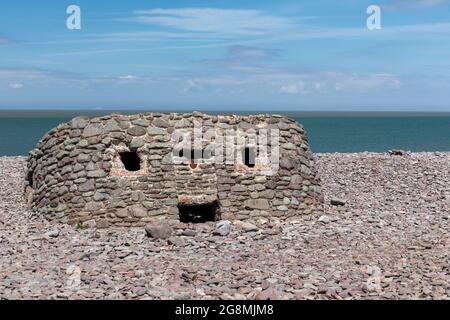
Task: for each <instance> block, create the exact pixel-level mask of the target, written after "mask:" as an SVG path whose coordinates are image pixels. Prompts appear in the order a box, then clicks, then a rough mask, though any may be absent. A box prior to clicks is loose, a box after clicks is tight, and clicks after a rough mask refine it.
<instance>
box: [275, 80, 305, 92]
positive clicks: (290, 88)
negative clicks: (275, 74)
mask: <svg viewBox="0 0 450 320" xmlns="http://www.w3.org/2000/svg"><path fill="white" fill-rule="evenodd" d="M280 92H281V93H287V94H299V93H305V83H304V82H298V83H295V84H288V85H284V86H282V87H281V88H280Z"/></svg>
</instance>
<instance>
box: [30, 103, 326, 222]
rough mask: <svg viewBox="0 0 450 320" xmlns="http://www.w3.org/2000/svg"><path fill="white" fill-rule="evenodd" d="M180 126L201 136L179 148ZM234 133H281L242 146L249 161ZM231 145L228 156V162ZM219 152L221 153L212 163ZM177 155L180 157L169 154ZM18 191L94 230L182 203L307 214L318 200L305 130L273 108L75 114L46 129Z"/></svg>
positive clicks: (56, 216)
mask: <svg viewBox="0 0 450 320" xmlns="http://www.w3.org/2000/svg"><path fill="white" fill-rule="evenodd" d="M199 123H200V124H201V127H200V129H194V125H198V124H199ZM180 132H184V133H185V134H187V135H190V136H189V138H188V139H189V140H191V139H192V137H194V136H195V137H198V138H199V139H200V140H198V139H197V140H194V141H200V142H201V143H200V144H198V143H197V142H195V143H197V145H196V144H195V143H194V145H193V146H191V147H190V150H189V149H186V148H184V149H180V148H179V145H180V143H179V142H180V141H181V140H183V138H182V137H181V135H180ZM211 132H220V133H221V136H222V137H223V138H218V136H217V135H213V134H211ZM239 132H244V135H243V137H244V138H243V139H244V140H245V145H246V146H253V145H254V144H255V142H257V141H260V140H261V139H263V138H266V139H267V138H272V136H271V134H272V133H274V132H278V137H279V139H278V141H277V142H276V145H274V144H275V142H274V141H272V140H270V139H268V140H269V142H268V147H267V148H266V149H264V148H259V147H255V148H253V147H252V148H250V149H248V150H247V151H249V150H250V151H251V152H250V151H249V152H250V153H251V154H253V155H254V157H255V161H254V163H252V164H248V163H246V161H247V160H248V159H247V157H246V154H245V152H246V151H245V150H244V149H243V148H242V146H241V144H239V143H238V140H239V139H240V138H239V137H241V136H240V135H239ZM238 136H239V137H238ZM184 139H185V142H186V137H184ZM261 141H262V140H261ZM230 143H231V145H232V146H234V148H235V150H234V160H233V161H229V160H226V159H228V158H227V155H228V153H227V152H230V151H229V145H230ZM275 148H276V150H278V152H279V157H278V156H277V157H276V158H274V157H275V156H276V154H275V153H274V152H273V150H275ZM181 150H183V151H181ZM221 152H223V154H222V156H223V158H224V159H225V160H224V161H217V159H219V158H220V157H221ZM189 153H192V154H189ZM194 153H195V154H194ZM271 153H273V154H271ZM180 156H183V157H185V159H181V160H180V159H178V158H175V157H180ZM247 156H248V154H247ZM272 156H274V157H272ZM136 159H137V162H138V164H137V165H138V167H133V165H136V163H133V160H134V161H136ZM176 159H178V160H177V161H175V160H176ZM267 160H269V161H267ZM278 160H279V163H278ZM124 161H125V162H124ZM276 162H277V163H276ZM127 163H129V164H128V166H129V167H128V168H127ZM274 163H276V166H275V168H276V170H273V167H274ZM269 167H270V168H272V169H270V170H269V169H268V168H269ZM130 168H131V169H130ZM26 189H27V193H28V194H29V195H30V196H29V204H30V206H31V208H32V209H33V210H34V211H35V212H38V213H40V214H44V215H45V216H46V217H48V218H49V219H52V220H58V221H61V222H64V223H70V224H77V223H85V222H87V221H89V223H91V224H92V223H93V222H94V221H95V223H96V225H97V226H98V227H107V226H109V225H116V226H141V225H145V224H146V223H147V222H151V221H154V220H161V219H179V218H180V212H181V210H182V209H183V208H191V209H192V210H194V211H195V210H196V208H197V209H199V210H200V207H196V206H199V205H205V204H207V205H211V204H214V205H215V206H217V208H216V209H217V212H216V213H215V214H216V217H215V218H216V219H219V218H222V219H241V220H246V219H255V218H258V217H268V216H276V217H279V218H290V217H295V216H297V215H302V214H310V213H312V212H313V211H314V210H316V209H318V208H320V207H321V204H322V202H323V198H322V194H321V189H320V184H319V181H318V178H317V175H316V170H315V165H314V160H313V156H312V154H311V152H310V149H309V146H308V142H307V138H306V135H305V132H304V129H303V127H302V126H301V125H299V124H298V123H297V122H295V121H294V120H291V119H288V118H286V117H282V116H277V115H254V116H235V115H233V116H215V115H207V114H203V113H198V112H194V113H190V114H177V113H144V114H137V115H121V114H112V115H109V116H104V117H98V118H93V119H89V118H85V117H77V118H74V119H73V120H72V121H71V122H69V123H64V124H61V125H59V126H58V127H57V128H55V129H53V130H51V131H50V132H48V133H47V134H46V135H45V136H44V137H43V138H42V140H41V141H40V142H39V143H38V146H37V148H36V149H34V150H33V151H31V152H30V155H29V159H28V174H27V181H26Z"/></svg>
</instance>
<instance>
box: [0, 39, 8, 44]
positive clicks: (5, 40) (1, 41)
mask: <svg viewBox="0 0 450 320" xmlns="http://www.w3.org/2000/svg"><path fill="white" fill-rule="evenodd" d="M9 42H10V41H9V39H8V38H2V37H0V44H6V43H9Z"/></svg>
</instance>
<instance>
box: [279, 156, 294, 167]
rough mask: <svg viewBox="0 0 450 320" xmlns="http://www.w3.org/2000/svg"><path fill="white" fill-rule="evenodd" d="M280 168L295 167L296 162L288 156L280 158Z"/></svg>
mask: <svg viewBox="0 0 450 320" xmlns="http://www.w3.org/2000/svg"><path fill="white" fill-rule="evenodd" d="M280 168H281V169H286V170H291V169H293V168H294V164H293V163H292V162H291V160H289V159H288V158H281V159H280Z"/></svg>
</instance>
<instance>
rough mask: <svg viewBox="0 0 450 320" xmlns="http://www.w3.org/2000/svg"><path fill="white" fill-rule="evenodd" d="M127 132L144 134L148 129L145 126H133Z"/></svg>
mask: <svg viewBox="0 0 450 320" xmlns="http://www.w3.org/2000/svg"><path fill="white" fill-rule="evenodd" d="M127 133H128V134H129V135H132V136H143V135H144V134H145V133H146V131H145V129H144V128H143V127H131V128H130V129H128V131H127Z"/></svg>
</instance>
